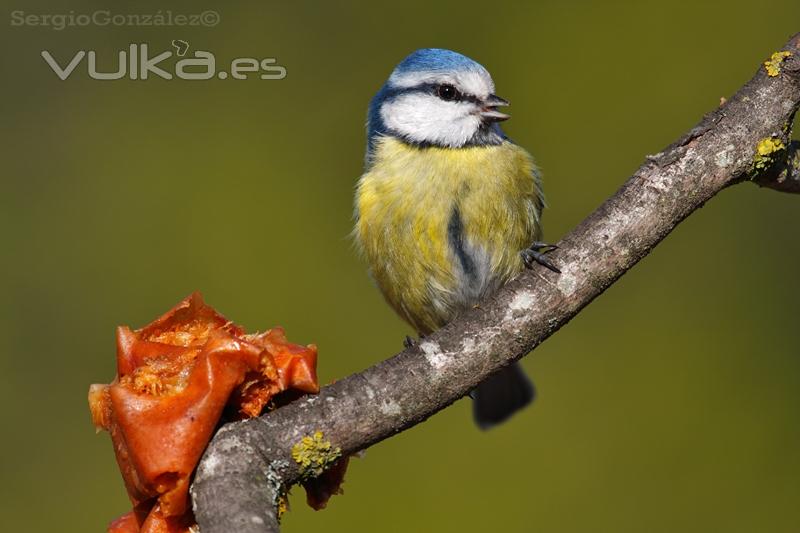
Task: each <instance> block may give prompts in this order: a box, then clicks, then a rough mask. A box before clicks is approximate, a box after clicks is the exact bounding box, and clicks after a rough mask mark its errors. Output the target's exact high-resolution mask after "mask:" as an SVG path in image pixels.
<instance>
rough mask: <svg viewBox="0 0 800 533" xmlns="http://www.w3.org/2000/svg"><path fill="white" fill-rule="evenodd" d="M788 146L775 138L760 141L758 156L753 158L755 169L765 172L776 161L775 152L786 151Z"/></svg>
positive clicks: (757, 149) (757, 150)
mask: <svg viewBox="0 0 800 533" xmlns="http://www.w3.org/2000/svg"><path fill="white" fill-rule="evenodd" d="M785 149H786V145H785V144H783V141H781V140H780V139H777V138H775V137H767V138H766V139H761V140H760V141H758V145H757V146H756V155H755V157H754V158H753V169H754V170H764V169H766V168H768V167H769V166H770V165H771V164H772V163H773V162H774V161H775V152H780V151H781V150H785Z"/></svg>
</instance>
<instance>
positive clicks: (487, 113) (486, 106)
mask: <svg viewBox="0 0 800 533" xmlns="http://www.w3.org/2000/svg"><path fill="white" fill-rule="evenodd" d="M507 105H511V104H510V103H509V102H508V100H506V99H505V98H500V97H499V96H497V95H496V94H490V95H489V96H487V97H486V99H485V100H484V101H483V109H481V117H483V118H484V119H486V120H488V121H491V122H502V121H504V120H508V119H510V118H511V115H507V114H505V113H501V112H500V111H498V110H497V108H498V107H505V106H507Z"/></svg>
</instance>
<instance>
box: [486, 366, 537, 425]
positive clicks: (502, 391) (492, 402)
mask: <svg viewBox="0 0 800 533" xmlns="http://www.w3.org/2000/svg"><path fill="white" fill-rule="evenodd" d="M471 396H472V399H473V400H474V401H473V402H472V415H473V417H474V418H475V423H476V424H477V425H478V427H479V428H481V429H484V430H485V429H490V428H491V427H493V426H496V425H497V424H500V423H501V422H504V421H505V420H507V419H508V418H510V417H511V415H513V414H514V413H515V412H517V411H519V410H520V409H522V408H523V407H525V406H526V405H528V404H529V403H531V402H532V401H533V398H534V397H535V396H536V391H535V389H534V388H533V383H532V382H531V380H530V379H528V376H526V375H525V371H524V370H522V367H521V366H520V365H519V363H514V364H513V365H510V366H507V367H505V368H503V369H502V370H500V371H499V372H496V373H495V374H492V375H491V376H489V377H488V378H487V379H486V381H484V382H483V383H481V384H480V385H478V386H477V387H476V388H475V390H473V391H472V394H471Z"/></svg>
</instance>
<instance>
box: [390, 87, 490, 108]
mask: <svg viewBox="0 0 800 533" xmlns="http://www.w3.org/2000/svg"><path fill="white" fill-rule="evenodd" d="M441 85H450V84H442V83H422V84H420V85H415V86H414V87H402V88H400V87H393V88H388V89H387V90H386V92H385V95H384V101H391V100H394V99H395V98H397V97H398V96H402V95H404V94H413V93H424V94H430V95H433V96H436V97H437V98H438V95H437V94H436V92H437V89H438V88H439V87H440V86H441ZM450 102H471V103H473V104H476V105H482V104H483V101H482V100H481V99H480V98H478V97H477V96H474V95H471V94H466V93H462V92H461V91H458V96H457V97H456V98H454V99H453V100H450Z"/></svg>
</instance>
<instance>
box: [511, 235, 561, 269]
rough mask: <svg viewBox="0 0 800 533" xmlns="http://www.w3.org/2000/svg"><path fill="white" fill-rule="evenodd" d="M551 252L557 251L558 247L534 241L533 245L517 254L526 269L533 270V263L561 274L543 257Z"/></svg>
mask: <svg viewBox="0 0 800 533" xmlns="http://www.w3.org/2000/svg"><path fill="white" fill-rule="evenodd" d="M553 250H558V246H556V245H555V244H547V243H546V242H539V241H534V243H533V244H531V245H530V246H529V247H528V248H526V249H524V250H522V251H521V252H520V253H519V254H520V256H522V262H523V263H525V267H527V268H533V264H534V263H539V264H540V265H542V266H543V267H545V268H547V269H549V270H552V271H553V272H555V273H557V274H561V271H560V270H559V269H558V267H556V266H555V265H554V264H553V263H552V262H551V261H550V260H549V259H548V258H547V257H546V256H545V254H546V253H548V252H552V251H553Z"/></svg>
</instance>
